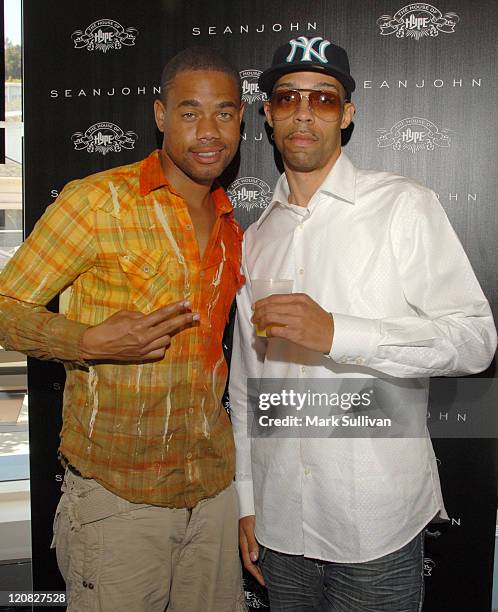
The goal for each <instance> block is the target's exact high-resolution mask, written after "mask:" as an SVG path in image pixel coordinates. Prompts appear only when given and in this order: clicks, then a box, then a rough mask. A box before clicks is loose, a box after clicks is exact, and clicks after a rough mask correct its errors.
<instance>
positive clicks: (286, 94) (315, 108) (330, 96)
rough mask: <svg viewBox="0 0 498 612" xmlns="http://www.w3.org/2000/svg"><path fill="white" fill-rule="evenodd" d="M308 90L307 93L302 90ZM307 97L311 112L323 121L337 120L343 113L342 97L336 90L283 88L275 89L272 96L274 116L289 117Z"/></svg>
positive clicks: (275, 117) (276, 119) (276, 118)
mask: <svg viewBox="0 0 498 612" xmlns="http://www.w3.org/2000/svg"><path fill="white" fill-rule="evenodd" d="M303 91H308V92H309V93H308V94H307V95H303V94H302V93H301V92H303ZM303 98H306V100H307V101H308V105H309V108H310V110H311V112H312V113H313V114H314V115H316V116H317V117H318V118H319V119H323V121H337V120H338V119H339V116H340V114H341V110H342V102H341V98H340V97H339V95H338V94H337V93H335V92H334V91H320V90H316V89H282V90H280V89H279V90H277V91H275V92H274V93H273V94H272V95H271V97H270V104H271V110H272V117H273V119H274V120H275V121H280V120H281V119H288V118H289V117H290V116H291V115H293V114H294V113H295V112H296V110H297V109H298V108H299V107H300V105H301V100H302V99H303Z"/></svg>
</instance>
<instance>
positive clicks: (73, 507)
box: [52, 470, 246, 612]
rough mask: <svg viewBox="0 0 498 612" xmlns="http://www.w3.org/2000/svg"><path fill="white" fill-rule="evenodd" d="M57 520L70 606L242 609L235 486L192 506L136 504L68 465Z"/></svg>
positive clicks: (109, 610) (110, 610)
mask: <svg viewBox="0 0 498 612" xmlns="http://www.w3.org/2000/svg"><path fill="white" fill-rule="evenodd" d="M62 490H63V495H62V497H61V500H60V502H59V505H58V507H57V511H56V515H55V519H54V540H53V544H52V545H53V546H55V547H56V553H57V563H58V565H59V569H60V571H61V574H62V576H63V578H64V580H65V581H66V588H67V591H68V598H69V604H68V608H67V609H68V611H69V612H117V611H125V610H126V612H163V611H164V610H167V611H168V612H242V611H245V610H246V607H245V603H244V593H243V590H242V579H241V566H240V562H239V555H238V503H237V498H236V493H235V490H234V487H233V485H231V486H229V487H228V488H227V489H225V490H224V491H222V492H221V493H219V494H218V495H217V496H216V497H213V498H210V499H206V500H203V501H201V502H199V504H197V506H195V508H193V509H192V510H191V511H190V510H187V509H185V508H182V509H172V508H160V507H157V506H147V505H144V504H133V503H131V502H128V501H126V500H124V499H121V498H120V497H117V496H116V495H114V494H112V493H111V492H109V491H107V489H105V488H104V487H102V486H101V485H99V484H98V483H97V482H95V481H94V480H91V479H86V478H82V477H81V476H77V475H76V474H74V473H73V472H71V471H70V470H66V475H65V478H64V484H63V486H62Z"/></svg>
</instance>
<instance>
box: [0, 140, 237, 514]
mask: <svg viewBox="0 0 498 612" xmlns="http://www.w3.org/2000/svg"><path fill="white" fill-rule="evenodd" d="M212 197H213V201H214V203H215V208H216V213H217V218H216V222H215V225H214V228H213V232H212V235H211V238H210V241H209V244H208V246H207V248H206V252H205V254H204V257H203V258H202V260H201V259H200V257H199V251H198V246H197V241H196V237H195V231H194V229H193V226H192V221H191V219H190V216H189V212H188V208H187V205H186V202H185V200H184V199H183V198H182V197H181V196H180V195H179V194H178V193H176V192H175V191H174V190H173V189H172V188H171V187H170V186H169V185H168V183H167V181H166V179H165V177H164V174H163V171H162V167H161V162H160V152H159V151H155V152H153V153H152V154H151V155H149V157H147V158H146V159H144V160H143V161H141V162H137V163H134V164H130V165H128V166H123V167H120V168H114V169H112V170H108V171H105V172H101V173H99V174H95V175H92V176H89V177H87V178H85V179H82V180H77V181H73V182H71V183H69V184H68V185H67V186H66V187H65V188H64V190H63V191H62V193H61V194H60V196H59V197H58V198H57V201H56V202H55V203H54V204H52V205H51V206H49V207H48V208H47V210H46V212H45V214H44V215H43V216H42V218H41V219H40V220H39V222H38V223H37V225H36V226H35V228H34V230H33V232H32V233H31V235H30V236H29V237H28V239H27V240H26V241H25V242H24V243H23V244H22V246H21V247H20V248H19V250H18V251H17V253H16V254H15V256H14V257H13V258H12V259H11V261H10V262H9V263H8V265H7V266H6V268H5V269H4V271H3V273H2V274H1V275H0V296H1V297H0V317H1V319H0V342H1V344H2V345H3V346H4V347H6V348H7V347H8V348H13V349H17V350H20V351H23V352H25V353H27V354H28V355H31V356H34V357H38V358H40V359H56V360H60V361H63V362H64V365H65V368H66V386H65V390H64V406H63V427H62V432H61V445H60V451H61V453H62V454H63V456H64V457H66V458H67V459H68V461H69V462H70V463H71V464H72V465H74V466H75V467H76V468H77V469H78V470H79V471H80V472H81V474H82V475H83V476H85V477H89V478H94V479H95V480H97V481H98V482H100V483H101V484H102V485H103V486H104V487H106V488H107V489H109V490H111V491H112V492H114V493H116V494H117V495H119V496H120V497H123V498H125V499H127V500H129V501H132V502H139V503H150V504H154V505H158V506H169V507H175V508H180V507H193V506H194V505H195V504H196V503H197V502H199V501H200V500H202V499H204V498H207V497H212V496H214V495H216V494H217V493H218V492H220V491H222V490H223V489H224V488H226V487H227V486H228V485H229V484H230V482H231V481H232V480H233V476H234V443H233V437H232V431H231V426H230V422H229V419H228V416H227V414H226V412H225V410H224V408H223V406H222V403H221V398H222V394H223V391H224V388H225V383H226V377H227V365H226V362H225V359H224V356H223V350H222V335H223V330H224V327H225V324H226V321H227V319H228V313H229V310H230V306H231V304H232V300H233V299H234V296H235V293H236V290H237V288H238V287H239V285H240V284H241V283H242V282H243V277H241V275H240V254H241V239H242V231H241V229H240V228H239V226H238V225H237V223H236V222H235V220H234V218H233V212H232V206H231V204H230V202H229V200H228V197H227V196H226V194H225V192H224V191H223V189H221V188H218V189H216V190H214V191H213V192H212ZM67 287H70V299H69V304H68V308H67V312H66V315H65V316H64V315H62V314H55V313H51V312H49V311H47V310H46V309H45V305H46V304H47V303H48V302H49V301H50V300H51V299H52V298H53V297H54V296H55V295H57V294H58V293H59V292H61V291H62V290H63V289H65V288H67ZM184 298H189V299H190V300H191V302H192V309H193V310H194V311H196V312H199V313H200V317H201V318H200V324H199V326H198V327H193V328H190V329H186V330H184V331H182V332H180V333H178V334H177V335H175V336H173V338H172V343H171V346H170V347H169V349H167V351H166V355H165V357H164V359H163V360H161V361H156V362H154V363H143V364H116V363H114V364H110V363H92V362H84V361H83V360H82V359H81V355H80V349H79V347H80V342H81V337H82V334H83V332H84V331H85V329H87V327H88V326H91V325H97V324H98V323H101V322H102V321H104V320H105V319H106V318H108V317H109V316H110V315H112V314H113V313H115V312H117V311H119V310H134V311H140V312H142V313H148V312H152V311H153V310H155V309H157V308H160V307H162V306H165V305H166V304H168V303H171V302H174V301H177V300H181V299H184Z"/></svg>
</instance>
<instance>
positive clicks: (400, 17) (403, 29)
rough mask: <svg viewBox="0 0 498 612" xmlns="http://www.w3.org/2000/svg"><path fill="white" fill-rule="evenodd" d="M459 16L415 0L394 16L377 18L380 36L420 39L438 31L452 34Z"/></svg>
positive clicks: (433, 34) (434, 34) (437, 33)
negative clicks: (442, 11) (394, 35)
mask: <svg viewBox="0 0 498 612" xmlns="http://www.w3.org/2000/svg"><path fill="white" fill-rule="evenodd" d="M459 21H460V17H459V16H458V15H457V14H456V13H445V14H444V15H443V14H442V13H441V11H440V10H439V9H437V8H436V7H435V6H432V4H427V3H426V2H416V3H414V4H408V5H406V6H404V7H403V8H401V9H400V10H399V11H398V12H397V13H395V14H394V16H392V17H391V15H382V16H381V17H379V19H377V25H378V26H379V27H380V33H381V35H382V36H390V35H391V34H396V37H397V38H414V39H415V40H420V39H421V38H423V37H425V36H431V37H435V36H438V35H439V32H443V33H444V34H452V33H453V32H454V31H455V26H456V24H457V23H458V22H459Z"/></svg>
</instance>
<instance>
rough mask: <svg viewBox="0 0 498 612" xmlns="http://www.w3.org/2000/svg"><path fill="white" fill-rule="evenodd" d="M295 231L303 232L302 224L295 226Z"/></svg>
mask: <svg viewBox="0 0 498 612" xmlns="http://www.w3.org/2000/svg"><path fill="white" fill-rule="evenodd" d="M297 229H298V230H301V231H303V224H302V223H300V224H299V225H298V226H297Z"/></svg>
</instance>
